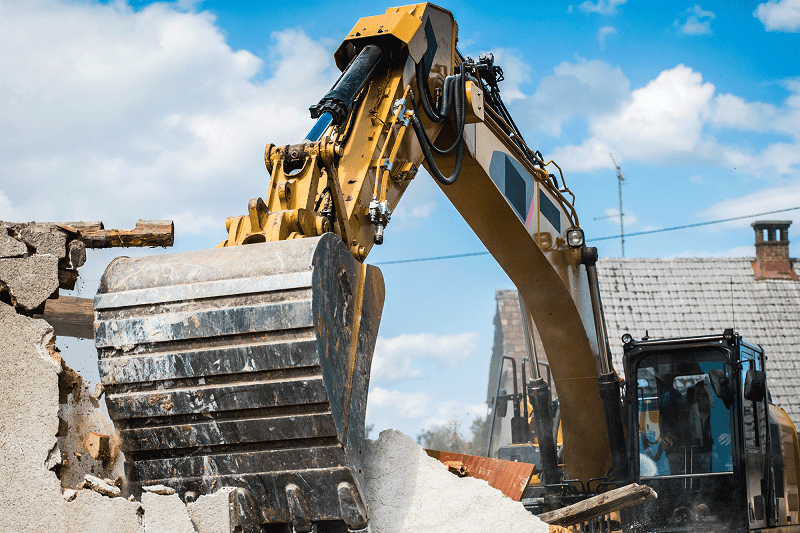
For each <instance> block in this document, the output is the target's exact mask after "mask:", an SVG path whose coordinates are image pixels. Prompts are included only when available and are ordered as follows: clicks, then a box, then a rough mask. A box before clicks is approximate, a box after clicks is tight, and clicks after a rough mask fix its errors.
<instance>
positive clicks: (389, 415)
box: [367, 387, 487, 437]
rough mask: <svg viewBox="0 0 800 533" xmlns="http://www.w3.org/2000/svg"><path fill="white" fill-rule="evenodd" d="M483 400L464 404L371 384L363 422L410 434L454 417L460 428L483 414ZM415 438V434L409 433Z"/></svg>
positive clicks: (443, 422) (377, 428)
mask: <svg viewBox="0 0 800 533" xmlns="http://www.w3.org/2000/svg"><path fill="white" fill-rule="evenodd" d="M486 412H487V406H486V404H485V403H467V402H460V401H456V400H445V401H438V400H437V399H436V398H435V397H433V396H431V395H430V394H427V393H424V392H410V393H406V392H400V391H397V390H392V389H386V388H381V387H374V388H372V389H371V390H370V393H369V401H368V402H367V423H368V424H375V429H376V430H377V431H381V430H383V429H386V428H390V427H391V428H395V429H399V430H401V431H406V432H411V433H414V432H415V431H419V429H427V428H431V427H432V426H436V425H442V424H445V423H447V422H448V421H450V420H457V421H458V422H459V423H460V424H461V426H462V427H469V424H470V423H471V422H472V420H474V419H475V418H476V417H478V416H486ZM411 436H412V437H415V436H416V434H413V435H411Z"/></svg>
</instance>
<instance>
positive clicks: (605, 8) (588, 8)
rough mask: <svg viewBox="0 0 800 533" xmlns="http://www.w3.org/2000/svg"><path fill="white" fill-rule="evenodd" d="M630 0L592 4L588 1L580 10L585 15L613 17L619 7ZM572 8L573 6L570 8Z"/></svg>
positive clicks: (580, 6) (600, 0)
mask: <svg viewBox="0 0 800 533" xmlns="http://www.w3.org/2000/svg"><path fill="white" fill-rule="evenodd" d="M627 1H628V0H597V2H590V1H589V0H586V1H585V2H583V3H582V4H581V5H579V6H578V9H580V10H581V11H583V12H584V13H599V14H601V15H613V14H615V13H616V12H617V6H621V5H622V4H625V3H626V2H627ZM570 7H572V6H570Z"/></svg>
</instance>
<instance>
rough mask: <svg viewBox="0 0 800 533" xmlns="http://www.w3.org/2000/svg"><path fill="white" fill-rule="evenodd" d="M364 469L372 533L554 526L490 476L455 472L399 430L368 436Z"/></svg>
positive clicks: (541, 530)
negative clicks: (488, 478) (372, 438)
mask: <svg viewBox="0 0 800 533" xmlns="http://www.w3.org/2000/svg"><path fill="white" fill-rule="evenodd" d="M364 473H365V479H366V487H365V490H366V497H367V505H368V506H369V510H370V517H371V518H370V531H371V532H372V533H412V532H413V533H484V532H486V531H492V533H522V532H525V533H547V532H548V531H549V527H548V525H547V524H545V523H544V522H542V521H541V520H539V519H538V518H537V517H535V516H534V515H532V514H530V513H529V512H528V511H526V510H525V508H524V507H523V506H522V504H521V503H519V502H516V501H514V500H511V499H510V498H506V497H505V496H503V494H502V493H501V492H500V491H499V490H497V489H494V488H492V487H490V486H489V485H488V483H486V482H485V481H482V480H479V479H475V478H470V477H465V478H459V477H457V476H454V475H453V474H451V473H450V472H448V471H447V467H446V466H445V465H443V464H442V463H440V462H439V461H437V460H435V459H432V458H430V457H428V455H427V454H426V453H425V451H424V450H423V449H422V447H420V446H419V445H418V444H417V443H415V442H414V441H413V440H411V438H410V437H408V436H406V435H404V434H402V433H400V432H399V431H394V430H385V431H382V432H381V434H380V437H379V439H378V440H377V441H367V456H366V461H365V472H364Z"/></svg>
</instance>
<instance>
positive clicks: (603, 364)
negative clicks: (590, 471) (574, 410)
mask: <svg viewBox="0 0 800 533" xmlns="http://www.w3.org/2000/svg"><path fill="white" fill-rule="evenodd" d="M581 262H582V263H583V264H584V265H585V266H586V276H587V278H588V281H589V294H590V296H591V299H592V315H593V317H594V327H595V334H596V335H597V347H598V350H599V352H600V354H599V355H600V368H601V375H600V378H599V379H598V386H599V388H600V398H601V400H602V401H603V409H604V411H605V415H606V428H607V429H608V444H609V447H610V448H611V460H612V463H613V465H614V480H615V481H616V482H617V483H622V482H624V481H625V480H627V479H628V449H627V446H626V444H625V430H624V427H623V420H622V408H621V406H620V398H621V396H620V387H619V378H618V377H617V374H616V373H615V372H612V371H611V349H610V348H609V345H608V334H607V332H606V320H605V316H604V315H603V304H602V302H601V301H600V284H599V283H598V280H597V248H594V247H587V246H584V247H583V248H581Z"/></svg>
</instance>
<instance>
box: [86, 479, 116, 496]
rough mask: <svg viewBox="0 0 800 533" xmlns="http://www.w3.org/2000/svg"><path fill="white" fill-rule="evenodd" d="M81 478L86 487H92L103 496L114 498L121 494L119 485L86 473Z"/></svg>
mask: <svg viewBox="0 0 800 533" xmlns="http://www.w3.org/2000/svg"><path fill="white" fill-rule="evenodd" d="M83 479H84V481H85V482H86V487H87V488H89V489H92V490H93V491H95V492H99V493H100V494H102V495H103V496H108V497H109V498H116V497H117V496H119V495H120V494H121V491H120V490H119V487H116V486H114V485H111V484H109V483H106V482H105V481H103V480H102V479H100V478H99V477H97V476H93V475H91V474H86V476H84V478H83Z"/></svg>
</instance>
